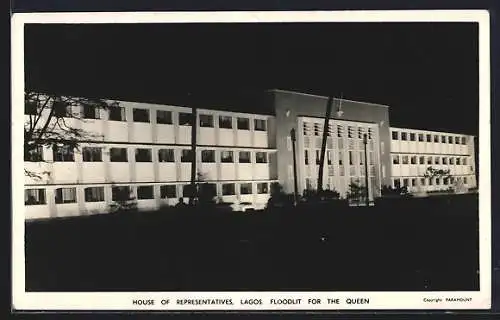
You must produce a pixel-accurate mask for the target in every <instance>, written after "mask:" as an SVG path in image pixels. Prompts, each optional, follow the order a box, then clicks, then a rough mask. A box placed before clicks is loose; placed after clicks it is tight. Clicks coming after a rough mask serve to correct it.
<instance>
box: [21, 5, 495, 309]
mask: <svg viewBox="0 0 500 320" xmlns="http://www.w3.org/2000/svg"><path fill="white" fill-rule="evenodd" d="M386 13H387V16H384V15H383V12H382V13H380V14H379V15H367V17H366V18H363V16H362V15H360V14H359V13H358V14H357V15H356V13H355V12H354V13H353V15H352V19H351V18H350V16H349V14H346V13H345V12H344V13H343V14H340V15H339V12H319V13H314V12H310V13H309V15H308V14H307V12H301V13H295V14H296V16H294V14H293V13H285V12H282V13H279V12H274V13H268V14H266V13H265V12H263V13H260V15H259V13H245V12H240V13H234V14H231V13H219V14H216V13H199V14H189V13H179V14H178V15H175V14H170V15H169V14H168V13H164V14H162V13H158V14H156V15H154V14H149V15H148V14H144V15H143V16H141V15H140V14H134V13H127V14H125V13H123V14H116V15H113V16H111V17H107V16H106V14H104V13H103V14H99V13H88V14H74V15H73V14H71V13H64V14H52V15H44V14H32V15H25V16H24V17H23V16H22V15H21V16H20V17H19V23H18V24H17V26H19V28H17V29H13V50H14V51H13V59H14V60H13V105H12V117H13V119H12V123H13V139H14V140H13V143H12V146H13V158H12V159H13V170H14V173H13V177H14V180H13V181H14V187H13V196H14V199H13V203H14V204H16V203H17V204H18V205H14V207H13V208H14V211H13V228H14V231H13V245H14V246H13V250H14V254H15V258H14V261H13V263H14V265H13V266H14V267H13V269H14V270H16V275H15V276H14V286H15V287H16V288H14V289H15V290H14V298H16V295H17V296H18V297H19V298H18V301H19V306H20V307H21V308H25V309H30V308H32V307H33V308H37V309H43V308H44V307H46V308H49V309H57V308H59V307H58V304H60V305H61V306H60V308H62V309H72V308H77V309H96V308H101V309H127V310H128V309H154V310H179V309H183V310H184V309H201V310H203V309H232V310H239V309H241V310H245V309H252V310H269V309H285V308H291V309H318V308H319V309H322V310H328V309H333V310H337V309H353V310H358V309H377V308H381V309H484V308H489V307H490V303H491V302H490V286H491V274H490V273H491V270H490V269H491V266H490V263H491V258H490V254H491V253H490V246H491V243H490V237H491V235H490V229H489V228H490V219H491V211H490V198H489V197H490V190H489V188H490V185H489V179H490V177H489V175H490V168H489V164H490V159H489V152H490V151H489V149H490V147H489V136H490V128H489V125H490V123H489V118H488V117H489V108H490V105H489V94H490V93H489V64H488V63H489V60H488V59H489V55H488V54H489V46H488V43H489V34H488V33H487V32H488V29H487V28H488V23H489V22H488V21H489V17H488V14H487V12H468V11H451V12H448V13H447V14H444V13H439V12H437V13H433V12H420V13H419V14H417V13H415V15H414V16H413V15H411V14H410V13H411V12H406V13H405V14H401V16H398V15H397V13H396V12H392V13H390V12H386ZM120 15H122V16H120ZM122 17H123V19H121V18H122ZM294 17H297V18H294ZM92 19H95V21H94V20H92ZM485 30H486V31H485ZM16 32H17V33H16ZM15 50H19V51H15ZM486 51H487V52H486ZM487 53H488V54H487ZM484 65H486V67H484ZM23 129H24V135H22V133H21V130H23ZM21 141H24V143H22V142H21ZM21 146H23V147H21ZM21 149H22V150H23V151H24V154H23V156H24V161H22V160H21V159H20V157H21ZM16 159H17V160H16ZM21 163H22V164H21ZM21 182H23V183H21ZM22 194H24V204H23V203H22V202H21V201H22V200H21V197H22ZM97 293H99V294H103V296H99V295H97ZM91 294H94V295H93V296H92V295H91ZM42 296H43V297H46V300H44V299H41V298H40V297H42ZM36 297H39V298H36ZM85 299H87V300H85ZM398 299H399V300H398ZM14 300H15V299H14ZM85 301H87V302H85ZM398 301H400V302H398ZM30 303H31V307H30ZM44 303H47V304H46V305H44ZM398 303H400V304H399V305H398Z"/></svg>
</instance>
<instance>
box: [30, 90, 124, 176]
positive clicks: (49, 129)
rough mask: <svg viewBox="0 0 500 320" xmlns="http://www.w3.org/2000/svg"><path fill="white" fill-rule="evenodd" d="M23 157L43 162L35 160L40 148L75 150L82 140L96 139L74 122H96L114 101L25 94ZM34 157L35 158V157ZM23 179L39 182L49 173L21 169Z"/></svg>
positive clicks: (39, 159)
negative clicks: (101, 111) (38, 180)
mask: <svg viewBox="0 0 500 320" xmlns="http://www.w3.org/2000/svg"><path fill="white" fill-rule="evenodd" d="M24 103H25V122H24V158H25V160H27V159H30V160H31V161H37V162H42V161H43V159H41V158H38V157H36V154H37V151H38V150H39V148H40V147H43V146H45V147H49V148H55V147H57V146H58V145H64V146H66V147H67V148H71V149H78V147H79V145H80V142H81V141H82V140H95V139H98V138H101V137H102V136H100V135H97V134H95V133H92V132H88V131H86V130H83V129H81V128H78V127H77V126H75V125H74V121H70V120H69V119H74V120H77V121H80V122H85V121H87V120H86V119H87V118H89V117H90V118H91V116H92V115H94V117H93V118H94V119H98V117H99V110H101V109H104V108H108V107H111V106H118V103H117V102H110V101H106V100H103V99H90V98H78V97H69V96H63V95H60V94H57V93H38V92H35V91H26V92H25V94H24ZM34 155H35V158H34ZM24 173H25V175H26V176H28V177H31V178H35V179H41V175H42V174H46V173H48V172H42V173H38V172H33V171H30V170H28V169H26V168H25V169H24Z"/></svg>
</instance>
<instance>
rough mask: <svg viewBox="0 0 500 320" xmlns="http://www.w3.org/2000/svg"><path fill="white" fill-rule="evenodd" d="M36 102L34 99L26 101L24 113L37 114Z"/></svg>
mask: <svg viewBox="0 0 500 320" xmlns="http://www.w3.org/2000/svg"><path fill="white" fill-rule="evenodd" d="M37 110H38V104H37V103H36V102H35V101H27V102H26V103H25V104H24V114H28V115H33V116H36V115H37Z"/></svg>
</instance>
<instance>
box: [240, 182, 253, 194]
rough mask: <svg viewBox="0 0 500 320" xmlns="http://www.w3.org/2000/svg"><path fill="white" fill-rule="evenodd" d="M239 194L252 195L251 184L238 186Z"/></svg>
mask: <svg viewBox="0 0 500 320" xmlns="http://www.w3.org/2000/svg"><path fill="white" fill-rule="evenodd" d="M240 194H252V184H251V183H242V184H240Z"/></svg>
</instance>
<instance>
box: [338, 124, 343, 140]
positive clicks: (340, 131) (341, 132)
mask: <svg viewBox="0 0 500 320" xmlns="http://www.w3.org/2000/svg"><path fill="white" fill-rule="evenodd" d="M343 136H344V127H342V126H341V125H337V137H339V138H342V137H343Z"/></svg>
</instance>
